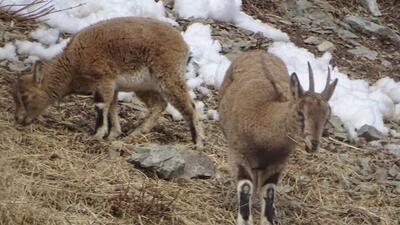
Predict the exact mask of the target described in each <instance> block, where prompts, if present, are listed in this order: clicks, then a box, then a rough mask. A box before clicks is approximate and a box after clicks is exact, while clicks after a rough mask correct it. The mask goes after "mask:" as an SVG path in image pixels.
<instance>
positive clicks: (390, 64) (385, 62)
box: [381, 59, 393, 69]
mask: <svg viewBox="0 0 400 225" xmlns="http://www.w3.org/2000/svg"><path fill="white" fill-rule="evenodd" d="M381 64H382V66H384V67H386V68H389V69H391V68H393V65H392V63H391V62H389V61H387V60H386V59H383V60H382V63H381Z"/></svg>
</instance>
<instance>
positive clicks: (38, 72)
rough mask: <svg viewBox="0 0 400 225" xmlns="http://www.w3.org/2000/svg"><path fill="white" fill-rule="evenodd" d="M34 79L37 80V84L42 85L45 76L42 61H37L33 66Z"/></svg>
mask: <svg viewBox="0 0 400 225" xmlns="http://www.w3.org/2000/svg"><path fill="white" fill-rule="evenodd" d="M33 79H35V81H36V83H38V84H40V83H42V80H43V74H42V62H41V61H36V63H35V64H34V65H33Z"/></svg>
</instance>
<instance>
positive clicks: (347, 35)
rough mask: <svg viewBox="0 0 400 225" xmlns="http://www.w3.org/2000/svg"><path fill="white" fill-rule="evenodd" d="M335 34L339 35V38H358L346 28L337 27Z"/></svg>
mask: <svg viewBox="0 0 400 225" xmlns="http://www.w3.org/2000/svg"><path fill="white" fill-rule="evenodd" d="M336 32H337V34H338V35H339V37H341V38H343V39H354V38H358V36H357V35H356V34H355V33H353V32H351V31H348V30H345V29H341V28H340V29H338V30H337V31H336Z"/></svg>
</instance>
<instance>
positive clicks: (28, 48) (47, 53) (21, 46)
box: [15, 39, 69, 60]
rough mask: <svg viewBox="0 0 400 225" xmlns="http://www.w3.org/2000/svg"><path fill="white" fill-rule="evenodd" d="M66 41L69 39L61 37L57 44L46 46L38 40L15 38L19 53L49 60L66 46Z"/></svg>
mask: <svg viewBox="0 0 400 225" xmlns="http://www.w3.org/2000/svg"><path fill="white" fill-rule="evenodd" d="M68 42H69V39H63V40H61V41H60V42H59V43H58V44H54V45H51V46H49V47H46V46H44V45H43V44H41V43H39V42H31V41H19V40H17V41H15V45H16V46H17V49H18V53H20V54H28V55H33V56H37V57H39V58H41V59H45V60H49V59H51V58H53V57H54V56H56V55H57V54H59V53H61V52H62V50H63V49H64V48H65V46H67V44H68Z"/></svg>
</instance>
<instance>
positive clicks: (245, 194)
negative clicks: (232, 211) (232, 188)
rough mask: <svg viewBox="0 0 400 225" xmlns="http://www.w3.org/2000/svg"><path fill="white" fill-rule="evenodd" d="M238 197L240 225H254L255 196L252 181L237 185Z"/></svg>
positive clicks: (238, 219) (244, 181)
mask: <svg viewBox="0 0 400 225" xmlns="http://www.w3.org/2000/svg"><path fill="white" fill-rule="evenodd" d="M237 195H238V217H237V224H238V225H253V217H252V215H251V196H252V195H253V183H252V182H251V181H250V180H240V181H239V182H238V184H237Z"/></svg>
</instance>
